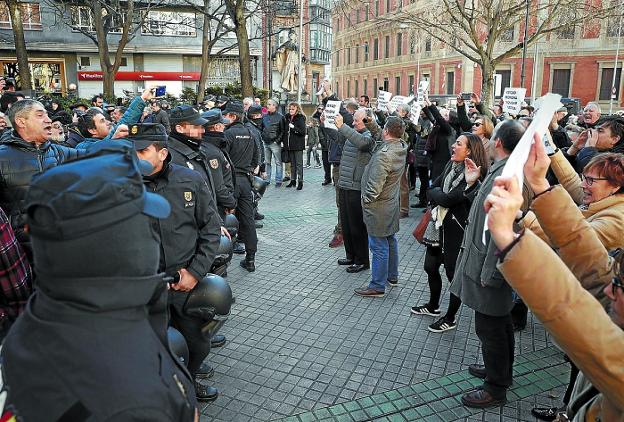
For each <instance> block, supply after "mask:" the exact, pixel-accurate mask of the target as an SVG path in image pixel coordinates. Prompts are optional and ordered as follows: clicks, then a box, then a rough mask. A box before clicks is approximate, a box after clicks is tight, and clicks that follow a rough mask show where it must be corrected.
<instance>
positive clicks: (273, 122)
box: [262, 99, 286, 187]
mask: <svg viewBox="0 0 624 422" xmlns="http://www.w3.org/2000/svg"><path fill="white" fill-rule="evenodd" d="M277 105H278V104H277V101H275V100H274V99H270V100H268V101H267V114H265V115H264V117H262V125H263V128H262V140H263V141H264V156H265V160H266V174H267V181H268V182H269V183H270V182H271V170H272V168H271V163H272V162H273V160H275V186H276V187H280V186H282V176H283V173H282V146H281V143H282V135H283V134H284V132H285V131H286V119H285V118H284V116H283V115H282V113H280V112H279V111H277Z"/></svg>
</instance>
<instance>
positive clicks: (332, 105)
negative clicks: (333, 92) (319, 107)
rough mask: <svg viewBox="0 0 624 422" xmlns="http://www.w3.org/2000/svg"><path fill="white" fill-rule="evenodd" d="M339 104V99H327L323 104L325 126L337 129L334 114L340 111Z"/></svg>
mask: <svg viewBox="0 0 624 422" xmlns="http://www.w3.org/2000/svg"><path fill="white" fill-rule="evenodd" d="M340 105H341V102H340V101H327V104H326V105H325V111H324V112H323V113H324V114H325V123H324V125H325V127H326V128H329V129H335V130H337V129H338V128H337V127H336V123H335V122H336V116H337V115H338V113H339V112H340Z"/></svg>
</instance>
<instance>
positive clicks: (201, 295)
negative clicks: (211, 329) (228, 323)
mask: <svg viewBox="0 0 624 422" xmlns="http://www.w3.org/2000/svg"><path fill="white" fill-rule="evenodd" d="M231 306H232V289H230V285H229V284H228V282H227V281H225V279H224V278H223V277H220V276H218V275H215V274H207V275H206V277H204V278H202V279H201V280H199V282H197V285H196V286H195V287H194V288H193V290H191V292H190V293H189V295H188V297H187V298H186V303H185V304H184V313H186V314H187V315H189V316H192V317H195V318H198V319H201V320H203V321H206V322H209V321H211V320H221V321H224V320H226V319H227V317H228V315H229V314H230V307H231Z"/></svg>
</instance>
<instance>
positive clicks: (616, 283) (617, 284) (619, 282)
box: [611, 277, 624, 296]
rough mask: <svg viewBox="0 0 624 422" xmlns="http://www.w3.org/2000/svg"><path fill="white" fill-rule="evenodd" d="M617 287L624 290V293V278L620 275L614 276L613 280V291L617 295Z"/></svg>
mask: <svg viewBox="0 0 624 422" xmlns="http://www.w3.org/2000/svg"><path fill="white" fill-rule="evenodd" d="M617 289H620V290H622V292H623V293H624V283H622V280H621V279H620V278H619V277H613V280H611V293H612V294H613V296H615V291H616V290H617Z"/></svg>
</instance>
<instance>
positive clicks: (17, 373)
mask: <svg viewBox="0 0 624 422" xmlns="http://www.w3.org/2000/svg"><path fill="white" fill-rule="evenodd" d="M150 97H151V95H150V93H149V92H144V94H143V95H142V96H141V97H136V98H135V99H133V100H132V102H131V104H130V105H129V106H128V108H127V109H126V110H125V112H124V113H123V115H122V117H121V118H119V120H118V121H117V122H116V123H115V124H111V123H109V122H108V120H107V121H106V122H105V121H103V119H101V117H102V116H103V117H104V118H106V117H107V116H106V112H104V111H103V110H102V109H98V108H97V107H92V108H90V109H87V110H86V111H85V112H78V111H76V112H75V114H74V116H73V119H74V121H73V122H72V123H71V128H70V130H71V132H72V133H74V134H76V136H78V137H82V138H81V139H79V141H80V142H77V143H76V144H75V145H76V148H71V147H70V146H68V145H67V144H66V141H65V142H51V141H50V139H51V123H52V121H51V119H50V118H49V117H48V116H47V114H46V113H45V109H44V107H43V106H42V105H41V104H40V103H39V102H37V101H34V100H28V99H26V100H22V101H24V102H23V103H20V101H18V102H16V103H14V104H13V105H12V107H11V109H12V110H9V120H10V123H11V124H10V126H11V128H10V129H9V130H7V131H4V132H3V133H2V135H1V136H2V140H1V141H0V178H1V179H2V182H3V183H4V186H5V188H4V189H3V190H4V192H3V193H2V200H1V201H0V206H1V207H2V209H3V210H4V211H5V212H6V214H7V216H8V220H9V221H10V224H7V225H5V226H2V227H3V229H4V230H7V232H10V233H11V234H13V233H15V234H14V239H17V241H16V247H17V248H18V249H19V254H20V255H19V256H20V257H21V258H20V259H22V258H23V260H24V262H26V265H30V267H32V269H33V270H32V271H30V270H29V272H28V274H34V275H35V276H32V279H31V280H29V283H28V284H30V286H29V289H28V294H29V295H30V293H31V291H32V295H30V299H29V300H28V302H27V305H25V306H24V309H23V312H21V316H20V318H17V320H16V321H11V323H13V322H14V323H13V324H12V327H10V329H9V327H5V328H6V332H5V333H3V334H6V337H5V338H4V342H3V347H2V353H1V356H2V380H3V386H2V389H3V392H6V401H5V406H4V410H3V414H2V415H1V416H2V417H16V418H17V420H25V421H30V420H34V421H38V420H59V421H64V420H67V421H69V420H71V421H81V420H85V421H86V420H91V418H93V420H100V419H102V420H109V419H110V420H135V418H138V419H144V420H163V421H164V420H190V419H196V418H197V417H198V413H197V401H198V400H201V401H206V400H208V401H210V400H214V399H216V398H217V397H218V391H217V390H216V388H214V387H213V386H210V385H209V381H207V380H208V379H209V378H210V377H211V376H212V373H213V372H214V370H213V369H212V368H211V367H210V365H208V364H207V363H206V362H204V360H205V358H206V356H207V355H208V353H209V351H210V349H211V348H212V347H221V346H223V345H225V344H226V339H225V337H224V336H223V335H220V334H219V330H220V328H221V327H222V326H223V324H224V323H225V321H226V320H227V319H228V316H229V315H230V309H231V306H232V303H233V302H234V298H233V296H232V291H231V288H230V286H229V284H228V283H227V281H225V279H224V277H227V268H228V266H229V264H230V262H231V260H232V257H233V245H234V242H236V241H241V242H243V243H244V245H245V246H244V253H245V258H244V259H243V260H242V261H241V263H240V264H241V266H242V267H243V268H244V269H246V270H247V271H250V272H251V271H255V252H256V250H257V236H256V227H255V214H256V213H257V206H258V203H259V200H260V199H261V198H262V195H263V193H264V191H265V189H266V183H265V182H264V180H262V179H261V178H260V177H258V176H256V175H255V174H257V173H258V164H259V163H260V149H263V148H262V143H261V142H262V140H261V139H259V138H260V137H259V136H258V134H257V133H256V132H254V131H253V130H252V129H253V128H251V129H250V128H249V127H248V122H247V121H246V119H245V112H244V110H243V107H242V104H241V103H240V102H238V101H234V100H229V101H227V102H225V103H222V104H220V106H221V108H218V109H217V108H214V109H210V110H205V111H204V112H200V111H199V110H197V109H195V108H193V107H191V106H186V105H182V106H178V107H175V108H173V109H172V110H171V111H170V112H169V113H168V117H169V121H170V127H169V128H165V127H163V126H162V125H161V124H160V123H141V122H140V121H139V120H140V118H139V117H138V115H137V111H138V110H141V109H142V108H144V107H145V106H146V104H147V103H148V102H149V101H150V100H151V98H150ZM204 132H210V133H212V136H213V137H215V136H216V137H217V138H219V137H223V143H222V144H221V145H220V146H219V148H217V149H213V151H212V153H217V154H218V153H220V154H222V158H223V159H222V160H220V161H219V160H217V158H214V157H212V156H208V154H209V153H210V151H207V150H206V149H205V148H203V147H202V146H203V144H204V140H203V139H202V138H203V135H204ZM219 133H220V134H221V135H215V134H219ZM18 173H20V174H21V175H22V176H23V175H24V174H28V175H29V176H33V179H32V182H27V183H26V184H24V183H23V177H20V178H17V177H16V176H15V175H16V174H18ZM215 176H217V177H215ZM217 191H221V192H225V193H226V195H225V196H223V197H227V196H228V195H229V196H230V197H233V198H234V200H235V202H229V203H222V202H221V201H220V197H218V196H217V195H216V192H217ZM155 193H157V194H159V195H155ZM165 198H166V199H165ZM24 227H28V229H27V230H24ZM180 233H183V235H182V236H180ZM193 238H194V239H195V242H192V239H193ZM112 292H115V294H111V293H112ZM120 296H121V297H120ZM120 321H121V322H120ZM172 351H173V352H174V353H171V352H172ZM25 375H26V376H25ZM146 392H148V393H150V394H146ZM7 420H9V419H7Z"/></svg>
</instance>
